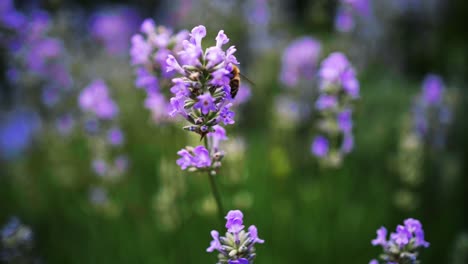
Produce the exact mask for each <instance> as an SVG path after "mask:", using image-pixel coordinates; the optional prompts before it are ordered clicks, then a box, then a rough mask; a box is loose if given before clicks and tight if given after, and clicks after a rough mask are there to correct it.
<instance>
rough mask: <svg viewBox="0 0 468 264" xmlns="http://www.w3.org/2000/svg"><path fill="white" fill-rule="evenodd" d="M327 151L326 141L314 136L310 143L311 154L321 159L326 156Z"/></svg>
mask: <svg viewBox="0 0 468 264" xmlns="http://www.w3.org/2000/svg"><path fill="white" fill-rule="evenodd" d="M328 150H329V143H328V139H327V138H326V137H324V136H316V137H315V138H314V141H313V142H312V154H314V155H315V156H317V157H320V158H322V157H325V156H327V155H328Z"/></svg>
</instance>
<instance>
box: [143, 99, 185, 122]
mask: <svg viewBox="0 0 468 264" xmlns="http://www.w3.org/2000/svg"><path fill="white" fill-rule="evenodd" d="M170 107H171V106H170V105H168V103H167V102H166V100H165V98H164V96H163V95H162V94H160V93H158V92H149V93H148V95H147V97H146V99H145V108H146V109H149V110H150V111H151V116H152V118H153V120H154V121H156V122H159V121H163V120H166V119H167V118H168V117H169V114H168V108H170ZM178 109H179V110H181V111H182V109H180V107H179V108H178Z"/></svg>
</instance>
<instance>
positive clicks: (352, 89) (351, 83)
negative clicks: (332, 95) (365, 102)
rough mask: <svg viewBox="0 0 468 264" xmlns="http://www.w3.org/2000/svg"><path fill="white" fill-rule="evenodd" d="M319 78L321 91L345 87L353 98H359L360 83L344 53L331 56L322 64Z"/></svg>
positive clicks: (335, 53)
mask: <svg viewBox="0 0 468 264" xmlns="http://www.w3.org/2000/svg"><path fill="white" fill-rule="evenodd" d="M319 76H320V88H321V89H326V88H327V87H328V86H343V89H344V91H345V92H346V93H347V94H348V95H349V96H350V97H351V98H353V99H354V98H357V97H359V83H358V82H357V79H356V75H355V72H354V69H353V68H352V66H351V64H350V63H349V61H348V59H347V58H346V56H345V55H344V54H343V53H340V52H334V53H332V54H330V55H329V56H328V57H327V58H326V59H325V60H324V61H323V62H322V64H321V68H320V70H319Z"/></svg>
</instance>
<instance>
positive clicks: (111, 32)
mask: <svg viewBox="0 0 468 264" xmlns="http://www.w3.org/2000/svg"><path fill="white" fill-rule="evenodd" d="M139 21H140V18H139V16H138V14H137V12H136V11H135V10H133V9H130V8H118V9H113V10H112V9H106V10H105V11H98V12H96V13H95V14H93V15H92V17H91V18H90V21H89V31H90V32H91V36H93V37H94V38H95V39H96V40H97V41H99V42H101V43H102V44H103V45H104V47H105V48H106V50H107V52H109V53H110V54H114V55H115V54H123V53H126V52H127V50H128V47H129V41H130V37H131V35H132V34H133V32H135V30H136V29H137V28H138V23H139Z"/></svg>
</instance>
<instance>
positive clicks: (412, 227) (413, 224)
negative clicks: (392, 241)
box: [404, 218, 422, 233]
mask: <svg viewBox="0 0 468 264" xmlns="http://www.w3.org/2000/svg"><path fill="white" fill-rule="evenodd" d="M404 224H405V227H406V229H407V230H408V231H409V232H411V233H414V232H416V231H419V230H422V225H421V222H419V220H416V219H414V218H408V219H406V220H405V221H404Z"/></svg>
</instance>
